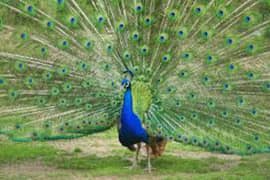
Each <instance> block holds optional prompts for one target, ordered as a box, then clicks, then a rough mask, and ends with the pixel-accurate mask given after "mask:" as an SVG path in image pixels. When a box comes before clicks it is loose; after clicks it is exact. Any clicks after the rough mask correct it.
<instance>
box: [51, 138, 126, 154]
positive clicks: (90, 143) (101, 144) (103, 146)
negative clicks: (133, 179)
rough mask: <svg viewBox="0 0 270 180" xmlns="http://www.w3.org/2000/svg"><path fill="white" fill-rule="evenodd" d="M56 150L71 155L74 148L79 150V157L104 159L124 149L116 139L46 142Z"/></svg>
mask: <svg viewBox="0 0 270 180" xmlns="http://www.w3.org/2000/svg"><path fill="white" fill-rule="evenodd" d="M48 143H49V144H50V145H52V146H54V147H55V148H57V149H61V150H64V151H66V152H69V153H72V152H74V150H75V149H76V148H78V149H80V150H81V153H80V155H82V156H84V155H90V154H91V155H92V154H93V155H96V156H98V157H106V156H110V155H112V153H113V151H115V150H120V149H124V147H123V146H121V145H120V144H119V143H118V141H117V139H113V140H112V139H106V138H101V137H98V136H92V137H91V138H89V137H83V138H79V139H72V140H60V141H52V142H48Z"/></svg>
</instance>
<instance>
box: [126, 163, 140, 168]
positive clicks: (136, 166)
mask: <svg viewBox="0 0 270 180" xmlns="http://www.w3.org/2000/svg"><path fill="white" fill-rule="evenodd" d="M138 167H139V165H138V163H137V162H133V163H132V165H131V166H127V167H125V168H126V169H137V168H138Z"/></svg>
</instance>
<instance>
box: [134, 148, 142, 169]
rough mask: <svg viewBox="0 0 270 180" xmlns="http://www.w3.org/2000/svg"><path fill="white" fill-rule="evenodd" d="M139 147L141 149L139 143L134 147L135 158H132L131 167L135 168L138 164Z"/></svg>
mask: <svg viewBox="0 0 270 180" xmlns="http://www.w3.org/2000/svg"><path fill="white" fill-rule="evenodd" d="M140 149H141V143H138V144H137V148H136V154H135V158H134V160H133V164H132V168H136V167H137V166H138V162H139V154H140Z"/></svg>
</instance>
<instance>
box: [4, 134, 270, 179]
mask: <svg viewBox="0 0 270 180" xmlns="http://www.w3.org/2000/svg"><path fill="white" fill-rule="evenodd" d="M88 138H89V139H90V142H91V141H94V142H95V141H101V142H102V140H104V142H106V141H113V140H114V141H115V142H116V141H117V138H116V135H115V132H114V131H108V132H107V133H102V134H99V135H94V136H91V137H88ZM76 141H79V140H74V141H73V142H72V143H76ZM57 143H62V142H61V141H60V142H56V144H57ZM65 143H69V142H65ZM70 143H71V142H70ZM96 146H98V145H96ZM115 146H117V144H116V145H115ZM0 148H1V150H0V179H1V177H3V178H4V179H69V178H71V179H74V177H76V179H92V178H98V177H99V178H109V179H110V178H114V179H128V178H129V179H133V178H134V179H136V178H140V179H252V180H253V179H255V180H257V179H270V172H269V169H270V155H269V154H260V155H253V156H246V157H242V158H236V159H227V158H223V159H222V158H217V157H214V156H213V157H211V156H209V157H194V158H193V157H190V156H187V157H185V156H184V155H183V156H177V155H173V154H172V152H179V149H180V150H181V151H180V152H186V151H188V152H193V153H194V154H195V155H196V154H200V153H205V152H203V151H201V150H200V149H197V148H196V149H194V148H193V149H192V147H188V146H187V147H185V146H183V145H181V144H176V143H172V144H170V145H169V146H168V148H167V151H166V153H165V154H164V155H163V156H162V157H160V158H158V159H154V160H153V161H152V165H153V167H154V168H155V169H154V171H153V173H152V174H151V175H150V174H148V173H146V172H145V170H144V168H145V167H146V160H145V158H143V160H142V161H141V162H140V166H139V168H137V169H133V170H130V169H128V168H125V167H128V166H130V164H131V162H130V160H128V158H132V156H133V154H132V153H131V152H129V151H127V150H126V149H124V148H122V147H120V146H118V147H117V148H115V149H114V150H113V151H112V152H110V153H105V154H104V156H100V155H98V154H97V155H96V154H95V153H96V152H91V148H92V147H91V146H89V148H90V152H91V153H86V152H84V150H83V149H82V147H80V146H78V145H76V146H74V150H73V151H71V152H68V151H66V150H63V149H59V148H56V147H55V146H52V145H51V144H48V143H36V142H33V143H12V142H9V141H7V140H5V139H3V140H1V139H0ZM108 148H109V147H108ZM78 149H79V150H78ZM86 149H88V147H87V148H86ZM35 164H37V165H35ZM39 166H40V167H39ZM48 168H49V169H48Z"/></svg>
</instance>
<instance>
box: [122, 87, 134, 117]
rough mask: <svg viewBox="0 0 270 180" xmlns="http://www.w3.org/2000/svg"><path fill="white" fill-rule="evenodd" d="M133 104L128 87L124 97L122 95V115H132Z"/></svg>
mask: <svg viewBox="0 0 270 180" xmlns="http://www.w3.org/2000/svg"><path fill="white" fill-rule="evenodd" d="M132 104H133V102H132V93H131V88H130V87H128V88H127V90H126V92H125V95H124V104H123V109H122V113H124V114H126V113H133V105H132Z"/></svg>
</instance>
